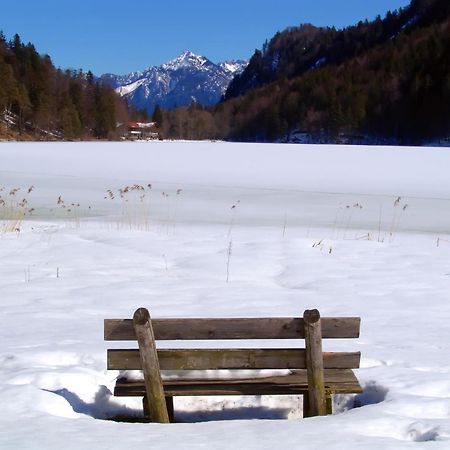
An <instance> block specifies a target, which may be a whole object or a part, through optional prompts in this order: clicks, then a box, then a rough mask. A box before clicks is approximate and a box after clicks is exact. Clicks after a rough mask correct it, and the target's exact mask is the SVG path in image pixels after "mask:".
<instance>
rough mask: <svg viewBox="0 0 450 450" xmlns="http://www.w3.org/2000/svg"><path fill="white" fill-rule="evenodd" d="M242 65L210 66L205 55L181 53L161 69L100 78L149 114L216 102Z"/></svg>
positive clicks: (209, 104)
mask: <svg viewBox="0 0 450 450" xmlns="http://www.w3.org/2000/svg"><path fill="white" fill-rule="evenodd" d="M246 65H247V61H227V62H223V63H219V64H214V63H213V62H212V61H210V60H209V59H208V58H206V57H205V56H201V55H197V54H195V53H193V52H191V51H189V50H185V51H184V52H183V53H181V54H180V55H179V56H177V57H176V58H175V59H173V60H171V61H168V62H167V63H165V64H162V65H161V66H151V67H148V68H147V69H145V70H144V71H143V72H131V73H130V74H127V75H122V76H118V75H113V74H105V75H102V77H101V79H102V80H103V82H105V83H107V84H109V85H110V86H112V87H113V88H114V89H115V90H116V92H118V93H119V94H120V95H121V96H123V97H126V98H127V99H128V101H129V102H130V104H132V105H133V106H134V107H135V108H137V109H146V110H147V111H148V112H149V113H150V114H152V113H153V110H154V108H155V106H156V105H159V106H161V107H162V108H165V109H171V108H175V107H178V106H186V105H189V104H191V103H192V102H196V103H199V104H201V105H203V106H211V105H214V104H216V103H218V102H219V100H220V98H221V96H222V95H223V94H224V93H225V91H226V89H227V87H228V84H229V83H230V81H231V80H232V79H233V78H234V76H236V75H237V74H238V73H240V72H242V71H243V70H244V68H245V66H246Z"/></svg>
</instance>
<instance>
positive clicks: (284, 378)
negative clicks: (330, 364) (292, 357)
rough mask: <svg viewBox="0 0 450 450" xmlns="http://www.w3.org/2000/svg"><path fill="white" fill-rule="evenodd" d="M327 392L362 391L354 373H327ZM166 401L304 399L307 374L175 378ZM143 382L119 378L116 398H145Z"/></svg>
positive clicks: (166, 391)
mask: <svg viewBox="0 0 450 450" xmlns="http://www.w3.org/2000/svg"><path fill="white" fill-rule="evenodd" d="M324 382H325V389H326V391H327V392H329V393H330V394H349V393H355V394H358V393H361V392H362V388H361V385H360V384H359V382H358V380H357V379H356V376H355V374H354V373H353V371H352V370H350V369H346V370H342V369H339V370H334V369H325V370H324ZM163 387H164V394H165V396H166V397H172V396H189V395H303V394H305V393H307V392H308V379H307V373H306V370H299V371H296V372H294V373H292V374H289V375H277V376H269V377H258V378H240V379H237V378H234V379H233V378H230V379H226V378H176V379H167V380H164V379H163ZM145 394H146V391H145V384H144V380H130V379H126V378H119V379H118V380H117V382H116V386H115V389H114V395H115V396H117V397H131V396H139V397H142V396H145Z"/></svg>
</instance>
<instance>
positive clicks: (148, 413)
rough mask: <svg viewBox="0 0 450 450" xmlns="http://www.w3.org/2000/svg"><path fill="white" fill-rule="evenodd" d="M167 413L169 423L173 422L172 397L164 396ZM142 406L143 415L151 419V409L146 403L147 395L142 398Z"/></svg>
mask: <svg viewBox="0 0 450 450" xmlns="http://www.w3.org/2000/svg"><path fill="white" fill-rule="evenodd" d="M166 406H167V414H168V415H169V420H170V423H173V422H175V412H174V409H173V397H166ZM142 408H143V410H144V417H146V418H148V419H151V411H150V407H149V405H148V400H147V396H144V398H143V399H142Z"/></svg>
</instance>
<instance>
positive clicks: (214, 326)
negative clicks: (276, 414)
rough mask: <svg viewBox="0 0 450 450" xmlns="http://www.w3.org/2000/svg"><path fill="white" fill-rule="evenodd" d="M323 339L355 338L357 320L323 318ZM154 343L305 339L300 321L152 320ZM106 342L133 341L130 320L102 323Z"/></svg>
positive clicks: (277, 318) (280, 319) (278, 318)
mask: <svg viewBox="0 0 450 450" xmlns="http://www.w3.org/2000/svg"><path fill="white" fill-rule="evenodd" d="M321 322H322V338H358V337H359V330H360V323H361V319H360V318H359V317H323V318H322V319H321ZM152 326H153V331H154V333H155V339H156V340H203V339H216V340H222V339H304V337H305V334H304V326H303V319H302V318H289V317H274V318H255V319H251V318H246V319H152ZM104 335H105V340H106V341H132V340H136V335H135V333H134V328H133V321H132V320H131V319H105V321H104Z"/></svg>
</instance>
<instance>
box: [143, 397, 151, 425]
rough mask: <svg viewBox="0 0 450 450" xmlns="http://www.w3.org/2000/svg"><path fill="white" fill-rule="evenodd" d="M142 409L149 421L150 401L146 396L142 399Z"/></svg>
mask: <svg viewBox="0 0 450 450" xmlns="http://www.w3.org/2000/svg"><path fill="white" fill-rule="evenodd" d="M142 409H143V410H144V417H145V418H147V419H151V416H152V415H151V412H150V407H149V406H148V400H147V396H146V395H144V398H143V399H142Z"/></svg>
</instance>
